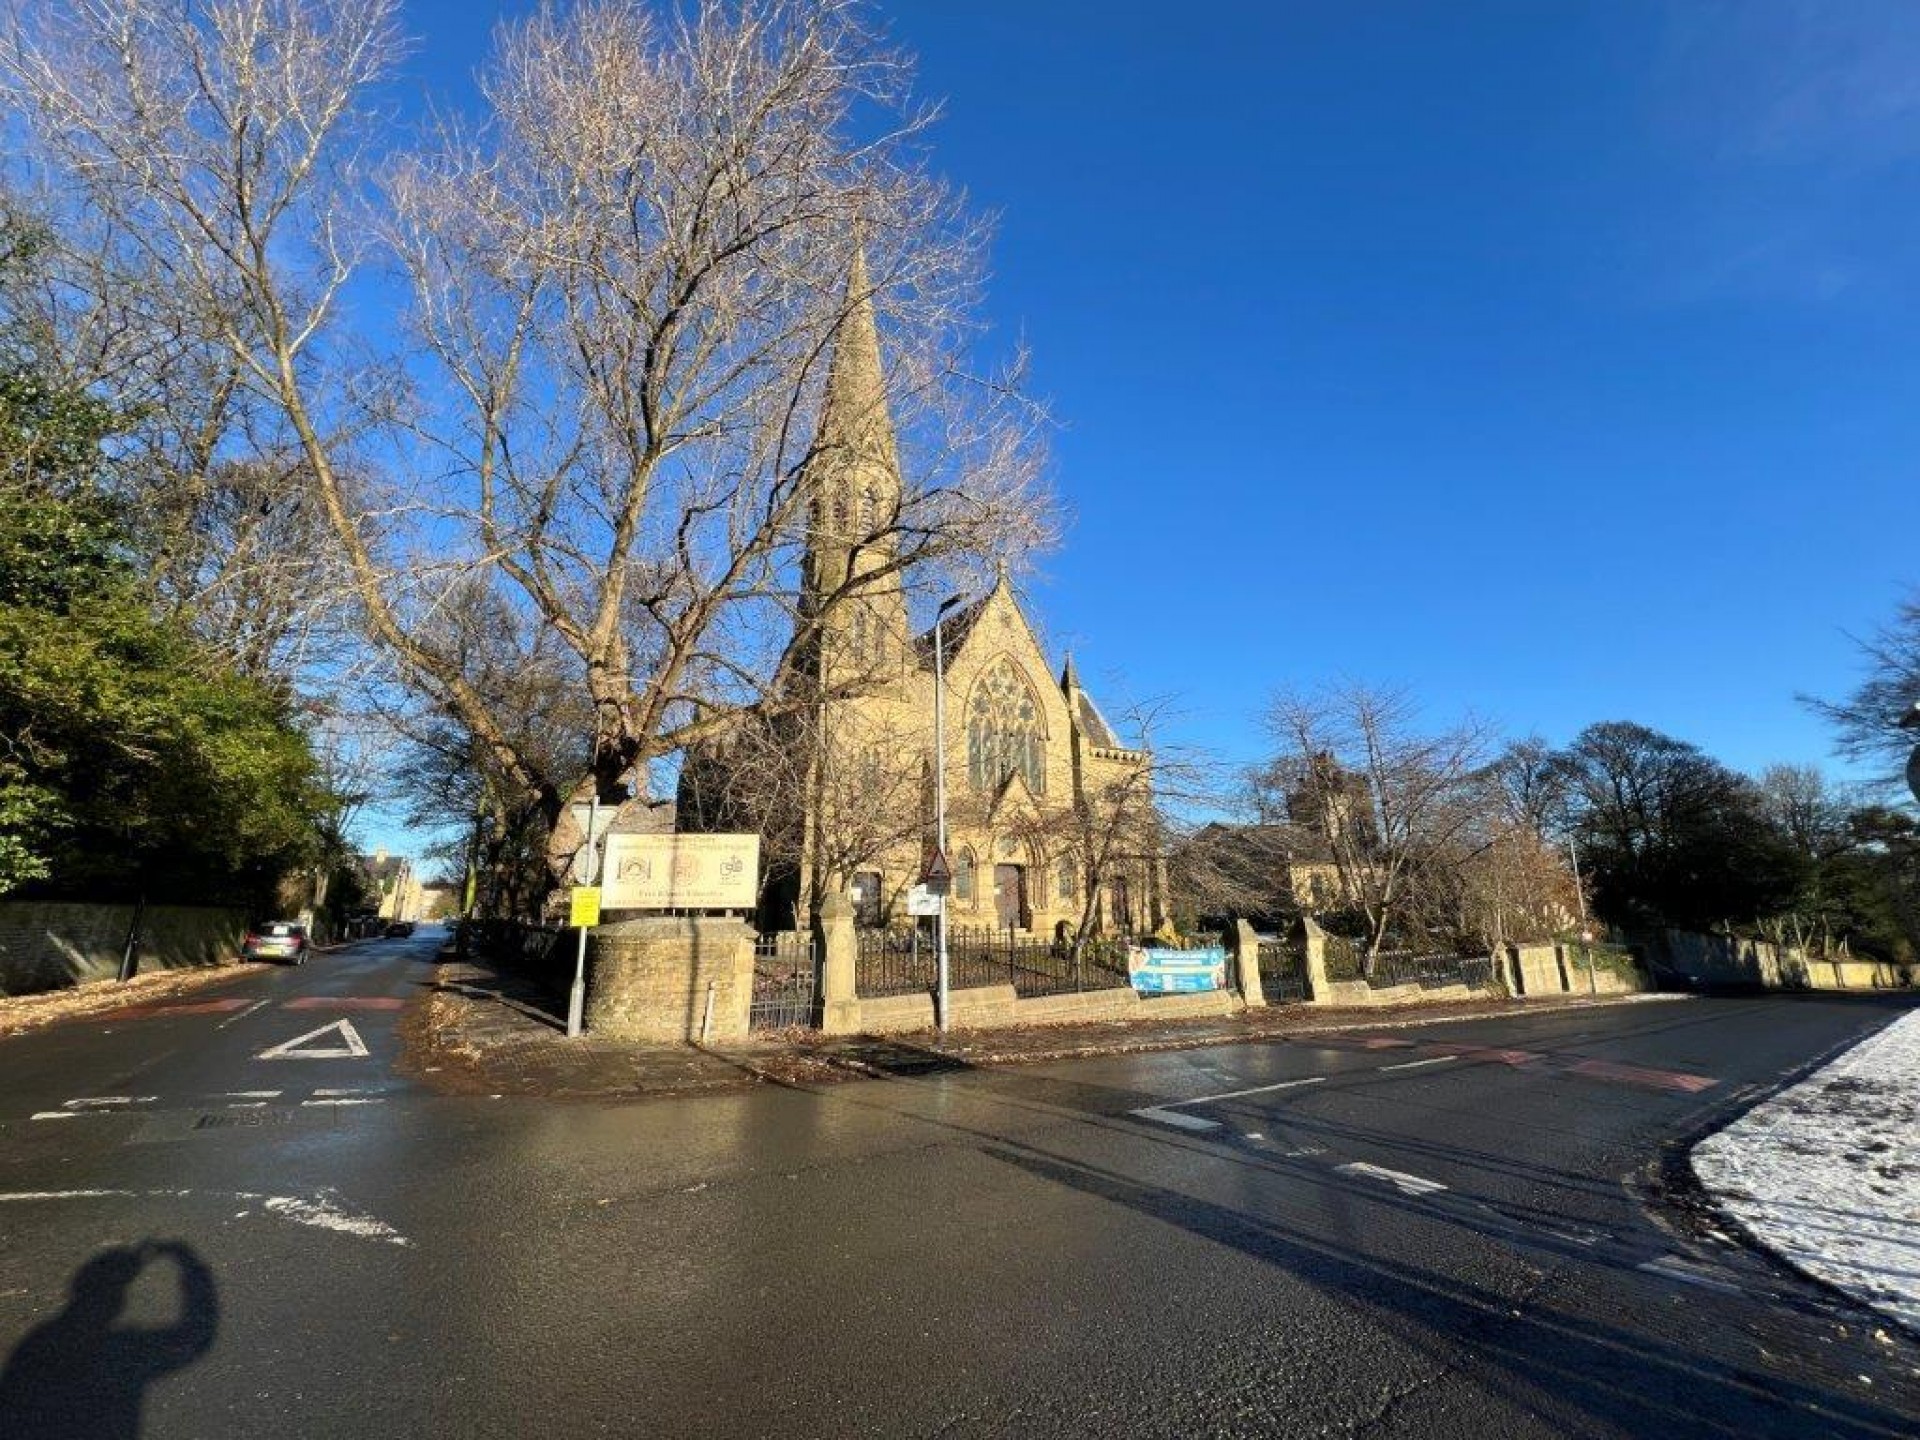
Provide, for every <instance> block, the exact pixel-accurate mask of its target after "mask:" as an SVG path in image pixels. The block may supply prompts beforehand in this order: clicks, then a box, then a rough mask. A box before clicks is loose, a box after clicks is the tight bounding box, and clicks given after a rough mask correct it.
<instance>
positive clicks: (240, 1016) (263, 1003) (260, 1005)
mask: <svg viewBox="0 0 1920 1440" xmlns="http://www.w3.org/2000/svg"><path fill="white" fill-rule="evenodd" d="M272 1003H273V1002H272V1001H271V1000H256V1001H254V1002H253V1004H251V1005H249V1006H248V1007H247V1008H246V1009H244V1010H239V1011H236V1012H235V1013H233V1014H232V1015H229V1016H228V1017H227V1018H226V1019H224V1020H222V1021H221V1022H220V1023H219V1024H218V1025H216V1026H214V1027H213V1028H214V1029H216V1030H224V1029H226V1028H227V1026H229V1025H231V1024H233V1022H234V1021H236V1020H244V1019H246V1018H247V1016H249V1015H251V1014H253V1012H254V1011H256V1010H264V1009H266V1008H267V1006H269V1005H271V1004H272Z"/></svg>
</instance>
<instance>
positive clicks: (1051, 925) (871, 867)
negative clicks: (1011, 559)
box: [679, 254, 1165, 936]
mask: <svg viewBox="0 0 1920 1440" xmlns="http://www.w3.org/2000/svg"><path fill="white" fill-rule="evenodd" d="M806 484H807V486H808V488H809V490H810V492H811V493H810V500H809V506H810V509H809V513H810V521H809V525H808V531H807V541H806V551H805V556H804V560H803V564H802V576H801V596H800V611H801V615H802V617H803V622H812V623H817V624H818V625H819V627H820V641H819V643H818V644H815V645H812V646H810V647H808V649H807V651H806V658H805V660H804V661H803V663H802V665H801V667H800V669H799V673H797V674H796V675H795V676H794V677H793V681H792V682H791V683H795V684H798V685H802V686H805V687H807V690H808V693H810V694H814V695H817V696H818V697H819V698H818V700H817V703H815V704H813V705H810V706H808V707H807V708H806V712H805V716H806V718H805V719H804V720H799V719H793V718H789V720H787V721H786V722H782V723H776V724H774V725H771V726H768V727H765V728H764V729H763V730H762V731H760V732H757V733H756V734H755V735H754V736H752V737H750V738H749V739H747V740H745V741H742V742H741V743H735V744H723V745H720V746H716V747H715V748H714V749H713V750H712V751H710V752H709V753H706V754H703V755H701V756H697V757H695V756H690V757H688V758H687V760H686V762H685V763H684V765H683V768H682V774H681V784H680V795H679V815H680V824H681V827H682V828H684V829H688V830H727V829H756V830H758V831H759V832H760V833H761V835H762V865H763V867H764V871H765V878H764V885H763V890H762V904H761V917H760V918H761V924H762V926H763V928H773V929H784V928H788V927H790V926H794V925H801V926H804V925H805V924H807V923H808V920H809V917H810V916H811V914H812V913H813V906H814V899H815V896H816V895H818V894H822V893H826V892H829V891H839V892H840V893H843V894H847V895H849V896H850V897H851V898H852V899H853V901H854V904H855V908H856V914H857V916H858V918H859V921H860V922H861V923H862V924H864V925H867V926H879V925H890V924H905V923H907V920H906V909H905V897H906V892H907V891H908V889H909V888H910V887H912V886H913V885H914V884H916V883H917V882H918V881H919V879H920V876H921V871H922V867H923V865H924V864H925V859H926V856H927V854H928V853H929V851H930V849H931V847H932V843H933V839H934V784H933V765H934V684H935V654H934V645H935V637H934V634H933V632H932V630H930V629H928V630H917V629H916V628H915V627H913V626H912V624H911V623H910V620H909V614H908V606H907V597H906V594H905V592H904V590H903V588H902V586H901V583H900V577H899V574H898V570H897V568H896V567H897V563H898V562H897V554H898V552H897V549H896V548H895V533H894V532H895V531H896V528H897V527H896V526H895V524H894V520H893V517H894V516H896V515H897V514H898V511H899V507H900V503H901V477H900V468H899V459H898V455H897V452H896V447H895V438H894V429H893V422H892V418H891V413H890V409H889V405H888V401H887V394H886V384H885V379H884V370H883V367H882V364H881V351H880V336H879V330H878V326H877V324H876V321H875V315H874V308H873V304H872V300H871V294H870V286H869V282H868V279H867V273H866V266H865V262H864V258H863V257H861V256H859V255H857V254H856V256H855V259H854V262H853V266H852V270H851V273H850V275H849V278H848V302H847V311H846V318H845V320H844V321H843V323H842V326H841V330H840V334H839V336H838V337H837V341H836V345H835V349H834V353H833V355H832V357H831V360H830V363H829V369H828V375H827V382H826V393H825V396H824V398H823V402H822V407H821V413H820V421H819V433H818V436H817V440H816V444H815V447H814V450H813V458H812V460H811V462H810V463H809V466H808V468H807V471H806ZM941 631H942V635H943V641H944V644H943V650H944V657H945V677H946V753H945V757H944V763H945V767H946V775H945V779H946V791H947V832H948V845H947V855H948V860H949V863H950V866H951V868H952V871H953V880H952V888H951V892H950V894H949V897H948V919H949V924H950V925H952V926H956V927H975V926H978V927H994V928H996V929H999V930H1001V931H1005V930H1007V929H1009V928H1011V929H1012V930H1014V931H1016V932H1024V933H1027V934H1033V935H1044V936H1053V935H1057V934H1059V933H1060V932H1061V928H1062V927H1063V926H1064V927H1066V928H1068V929H1073V928H1077V927H1079V926H1080V925H1081V924H1082V923H1086V924H1088V925H1089V927H1090V928H1091V929H1093V930H1095V931H1098V932H1102V933H1132V932H1141V931H1145V930H1148V929H1151V928H1153V927H1155V926H1157V925H1158V924H1160V923H1161V921H1162V919H1163V918H1164V914H1165V897H1164V881H1163V879H1162V872H1161V869H1160V867H1159V866H1158V865H1157V863H1155V862H1154V861H1153V860H1152V859H1150V858H1148V854H1147V852H1148V851H1149V850H1150V849H1152V848H1153V847H1152V846H1151V845H1148V844H1144V843H1142V837H1143V836H1144V835H1146V834H1148V833H1150V829H1149V827H1150V821H1147V820H1145V819H1144V818H1143V817H1145V816H1147V815H1150V813H1151V806H1152V796H1151V791H1150V785H1149V774H1150V771H1149V763H1148V762H1149V757H1148V756H1147V755H1146V754H1145V753H1143V752H1140V751H1137V750H1132V749H1129V748H1127V747H1126V746H1125V745H1123V744H1122V743H1121V741H1120V739H1119V738H1118V737H1117V736H1116V735H1115V734H1114V732H1113V729H1112V727H1111V726H1109V725H1108V723H1107V722H1106V720H1105V719H1104V718H1103V717H1102V716H1101V713H1100V710H1099V707H1098V706H1096V705H1095V704H1094V701H1093V699H1092V697H1091V696H1089V695H1088V694H1087V692H1086V691H1085V689H1083V688H1082V687H1081V685H1080V683H1079V680H1078V678H1077V676H1076V674H1075V671H1074V668H1073V663H1072V660H1071V658H1068V659H1066V661H1065V663H1064V664H1063V665H1062V667H1061V668H1060V670H1059V672H1058V678H1057V679H1056V678H1055V671H1054V669H1053V666H1052V665H1051V664H1050V663H1049V661H1048V658H1047V656H1046V655H1045V654H1044V653H1043V651H1042V649H1041V646H1040V643H1039V641H1038V639H1037V638H1036V637H1035V635H1034V631H1033V627H1032V626H1031V625H1030V624H1029V623H1028V620H1027V617H1026V616H1025V614H1023V613H1022V611H1021V608H1020V604H1019V601H1018V600H1017V599H1016V598H1015V595H1014V592H1013V588H1012V586H1011V584H1010V583H1009V582H1008V580H1007V578H1006V575H1005V572H1004V570H1003V571H1002V572H1001V574H1000V577H999V579H998V581H997V583H996V584H995V585H994V586H993V588H992V589H991V590H990V591H988V592H987V593H986V594H985V595H984V596H981V597H979V598H977V599H975V600H973V601H972V602H971V603H968V604H965V605H963V606H961V607H960V608H958V609H955V610H951V611H949V612H948V613H947V616H946V619H945V621H944V623H943V624H942V626H941ZM770 758H771V759H772V761H773V763H768V762H769V759H770ZM748 771H752V772H756V773H757V774H758V776H759V779H758V781H757V782H756V781H754V780H752V779H749V778H746V772H748Z"/></svg>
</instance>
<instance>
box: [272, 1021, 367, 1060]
mask: <svg viewBox="0 0 1920 1440" xmlns="http://www.w3.org/2000/svg"><path fill="white" fill-rule="evenodd" d="M336 1032H338V1034H339V1036H340V1043H339V1044H338V1045H331V1046H317V1045H315V1044H314V1043H313V1042H314V1041H316V1040H318V1039H320V1038H321V1037H322V1036H323V1035H332V1034H334V1033H336ZM366 1053H367V1042H366V1041H364V1040H362V1039H361V1038H360V1032H359V1031H358V1030H356V1029H354V1028H353V1022H352V1021H351V1020H335V1021H334V1022H333V1023H332V1024H330V1025H322V1026H321V1027H320V1028H319V1029H318V1030H309V1031H308V1032H307V1033H306V1034H304V1035H296V1036H294V1037H293V1039H291V1040H284V1041H282V1042H281V1043H280V1044H278V1045H275V1046H274V1047H273V1048H272V1049H270V1050H262V1051H261V1052H260V1053H259V1054H258V1055H257V1056H255V1057H254V1058H255V1059H257V1060H353V1059H357V1058H358V1057H360V1056H363V1055H365V1054H366Z"/></svg>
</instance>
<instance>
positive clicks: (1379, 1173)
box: [1333, 1160, 1447, 1195]
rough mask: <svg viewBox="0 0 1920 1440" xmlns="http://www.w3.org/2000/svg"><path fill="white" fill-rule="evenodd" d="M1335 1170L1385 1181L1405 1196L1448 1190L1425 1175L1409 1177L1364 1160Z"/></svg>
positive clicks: (1339, 1166)
mask: <svg viewBox="0 0 1920 1440" xmlns="http://www.w3.org/2000/svg"><path fill="white" fill-rule="evenodd" d="M1333 1168H1334V1169H1336V1170H1338V1171H1340V1172H1341V1173H1342V1174H1346V1175H1363V1176H1365V1177H1366V1178H1367V1179H1369V1180H1384V1181H1386V1182H1387V1184H1389V1185H1391V1186H1393V1187H1394V1189H1396V1190H1398V1191H1399V1192H1400V1193H1401V1194H1403V1195H1433V1194H1437V1193H1438V1192H1440V1191H1442V1190H1444V1189H1446V1188H1447V1187H1446V1186H1444V1185H1442V1184H1441V1183H1440V1182H1439V1181H1438V1180H1429V1179H1427V1178H1426V1177H1425V1176H1423V1175H1409V1174H1407V1173H1406V1172H1405V1171H1404V1170H1389V1169H1387V1168H1386V1167H1385V1166H1383V1165H1369V1164H1367V1162H1366V1161H1364V1160H1354V1161H1350V1162H1349V1163H1347V1164H1345V1165H1336V1166H1334V1167H1333Z"/></svg>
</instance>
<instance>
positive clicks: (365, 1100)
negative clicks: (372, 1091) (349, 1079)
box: [300, 1095, 382, 1110]
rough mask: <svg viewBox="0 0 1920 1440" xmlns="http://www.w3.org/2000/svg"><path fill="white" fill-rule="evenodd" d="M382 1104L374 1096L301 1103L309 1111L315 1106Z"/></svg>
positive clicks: (304, 1101)
mask: <svg viewBox="0 0 1920 1440" xmlns="http://www.w3.org/2000/svg"><path fill="white" fill-rule="evenodd" d="M381 1103H382V1102H381V1101H380V1100H379V1099H377V1098H375V1097H374V1096H371V1095H357V1096H354V1097H352V1098H350V1099H334V1100H302V1101H301V1102H300V1107H301V1109H303V1110H308V1109H312V1108H313V1107H315V1106H325V1105H378V1104H381Z"/></svg>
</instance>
